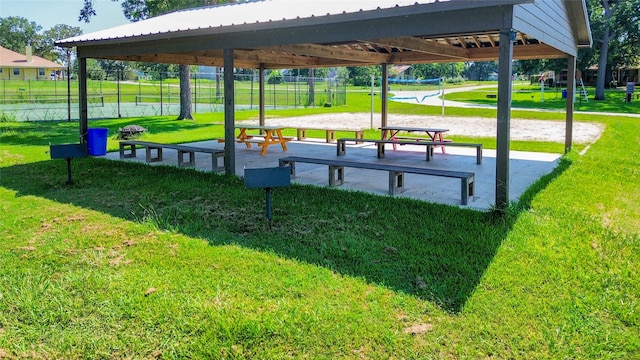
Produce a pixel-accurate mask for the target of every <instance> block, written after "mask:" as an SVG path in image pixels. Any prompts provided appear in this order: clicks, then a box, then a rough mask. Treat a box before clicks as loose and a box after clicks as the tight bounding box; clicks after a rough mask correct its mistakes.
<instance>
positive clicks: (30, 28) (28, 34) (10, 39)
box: [0, 16, 42, 54]
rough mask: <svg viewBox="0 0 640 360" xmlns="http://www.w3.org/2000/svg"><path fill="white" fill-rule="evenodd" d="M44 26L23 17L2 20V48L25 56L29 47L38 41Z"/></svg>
mask: <svg viewBox="0 0 640 360" xmlns="http://www.w3.org/2000/svg"><path fill="white" fill-rule="evenodd" d="M40 30H42V26H40V25H38V24H36V23H35V22H33V21H29V20H27V19H25V18H23V17H21V16H9V17H6V18H0V46H2V47H3V48H6V49H9V50H12V51H15V52H17V53H21V54H24V52H25V48H26V46H27V45H34V44H35V42H37V41H38V37H39V35H38V32H40Z"/></svg>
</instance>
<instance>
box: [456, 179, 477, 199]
mask: <svg viewBox="0 0 640 360" xmlns="http://www.w3.org/2000/svg"><path fill="white" fill-rule="evenodd" d="M475 180H476V179H475V176H473V177H470V178H466V179H460V185H461V187H462V189H461V190H462V199H461V203H462V205H467V204H469V197H471V198H472V199H473V198H474V197H475V185H476V181H475Z"/></svg>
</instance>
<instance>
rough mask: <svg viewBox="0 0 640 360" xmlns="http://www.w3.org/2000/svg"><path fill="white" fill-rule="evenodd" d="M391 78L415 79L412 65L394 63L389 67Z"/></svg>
mask: <svg viewBox="0 0 640 360" xmlns="http://www.w3.org/2000/svg"><path fill="white" fill-rule="evenodd" d="M389 78H390V79H398V80H414V79H415V78H414V76H413V68H412V67H411V65H392V66H391V69H389Z"/></svg>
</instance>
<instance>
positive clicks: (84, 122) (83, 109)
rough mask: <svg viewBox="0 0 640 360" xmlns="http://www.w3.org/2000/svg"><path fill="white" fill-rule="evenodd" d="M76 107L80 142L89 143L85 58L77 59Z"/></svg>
mask: <svg viewBox="0 0 640 360" xmlns="http://www.w3.org/2000/svg"><path fill="white" fill-rule="evenodd" d="M78 105H79V106H80V121H79V124H80V142H81V143H84V144H86V143H88V142H89V134H88V133H89V111H88V106H87V58H85V57H78Z"/></svg>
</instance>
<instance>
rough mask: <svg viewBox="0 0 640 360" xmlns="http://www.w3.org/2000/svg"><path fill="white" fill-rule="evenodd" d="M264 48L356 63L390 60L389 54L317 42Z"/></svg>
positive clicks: (378, 62)
mask: <svg viewBox="0 0 640 360" xmlns="http://www.w3.org/2000/svg"><path fill="white" fill-rule="evenodd" d="M264 50H271V51H277V52H283V53H288V54H297V55H305V56H310V57H317V58H327V59H337V60H347V61H349V62H354V63H358V62H362V63H377V64H383V63H386V62H388V60H389V54H381V53H376V52H372V51H358V50H352V49H347V48H344V47H340V46H327V45H317V44H301V45H281V46H270V47H269V48H266V49H264Z"/></svg>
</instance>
